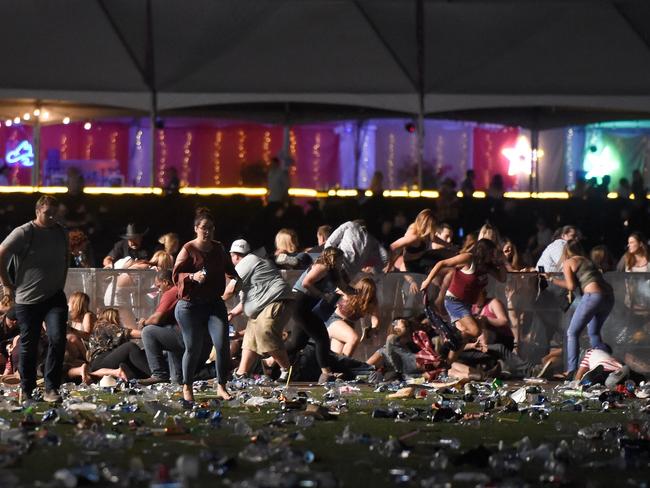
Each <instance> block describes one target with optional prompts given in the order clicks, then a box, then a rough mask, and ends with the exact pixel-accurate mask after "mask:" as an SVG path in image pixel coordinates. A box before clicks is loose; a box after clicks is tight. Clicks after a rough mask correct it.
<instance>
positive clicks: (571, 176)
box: [565, 127, 575, 187]
mask: <svg viewBox="0 0 650 488" xmlns="http://www.w3.org/2000/svg"><path fill="white" fill-rule="evenodd" d="M565 158H566V167H567V169H568V172H567V173H568V174H567V180H568V181H567V182H568V183H569V187H573V186H574V185H575V172H574V171H573V128H572V127H570V128H569V130H567V133H566V151H565Z"/></svg>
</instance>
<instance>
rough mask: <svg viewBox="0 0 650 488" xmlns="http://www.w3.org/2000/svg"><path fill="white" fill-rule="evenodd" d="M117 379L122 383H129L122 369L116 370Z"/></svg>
mask: <svg viewBox="0 0 650 488" xmlns="http://www.w3.org/2000/svg"><path fill="white" fill-rule="evenodd" d="M117 377H118V378H119V379H121V380H124V381H129V377H128V376H127V375H126V373H125V372H124V370H123V369H122V368H118V369H117Z"/></svg>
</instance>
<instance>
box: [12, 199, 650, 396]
mask: <svg viewBox="0 0 650 488" xmlns="http://www.w3.org/2000/svg"><path fill="white" fill-rule="evenodd" d="M57 215H59V202H58V201H57V199H56V198H55V197H52V196H49V195H44V196H41V197H40V198H39V199H38V201H37V202H36V208H35V218H34V220H32V221H30V222H28V223H26V224H24V225H21V226H19V227H17V228H15V229H14V230H13V231H12V232H11V233H10V234H9V235H8V236H7V237H6V238H5V239H4V241H3V242H2V243H1V244H0V281H1V283H2V298H1V301H0V320H1V323H0V342H1V344H2V346H1V347H0V357H1V361H2V363H3V367H4V375H3V376H2V381H3V382H5V383H8V384H11V383H13V384H20V388H21V393H22V398H23V399H29V398H32V397H33V395H34V392H35V389H36V388H38V387H39V386H41V385H43V386H44V392H43V395H42V398H43V399H44V400H45V401H48V402H57V401H60V400H61V396H60V394H59V387H60V385H61V384H62V382H64V381H75V382H78V383H80V382H85V383H90V382H94V381H100V382H101V384H104V385H111V384H114V382H115V381H116V380H118V379H121V380H125V381H136V382H138V383H139V384H140V385H142V386H148V385H153V384H156V383H169V382H173V383H178V384H180V385H182V395H183V401H184V402H186V403H187V404H192V402H193V401H194V389H193V385H194V383H195V381H196V380H198V379H210V378H215V389H216V392H217V395H218V396H220V397H221V398H223V399H226V400H228V399H230V398H231V393H230V392H229V390H228V382H229V381H232V380H235V381H237V380H245V379H248V378H253V377H258V378H263V379H264V380H266V381H273V380H276V381H282V382H284V381H289V380H302V381H316V380H317V381H318V382H319V383H327V382H330V381H334V380H336V379H337V378H343V379H352V378H354V377H355V376H357V377H359V376H363V377H367V378H368V380H369V381H371V382H381V381H392V380H395V379H403V378H404V377H407V376H424V378H425V379H426V380H427V381H436V380H438V379H440V378H443V377H454V378H460V379H464V378H469V379H485V378H487V377H505V378H525V377H532V376H536V377H547V378H549V379H550V378H552V377H554V378H555V379H557V380H572V381H583V382H584V381H589V382H592V383H593V382H600V383H604V384H606V385H607V386H608V387H611V388H614V387H615V386H616V385H617V384H618V383H620V382H622V381H626V380H633V381H640V380H642V379H643V377H642V376H641V375H640V374H639V373H638V372H635V371H634V370H633V368H630V365H626V364H624V363H623V362H622V361H621V358H615V357H614V356H612V349H611V348H610V346H609V345H608V344H606V343H605V342H604V341H603V339H602V336H601V329H602V328H603V325H604V323H605V321H606V319H607V317H608V316H609V314H610V312H611V311H612V309H613V307H614V293H613V290H612V287H611V286H610V285H609V284H608V282H607V281H606V280H605V279H604V277H603V270H604V266H603V259H604V258H603V256H602V255H601V254H602V253H600V254H599V253H598V250H597V249H594V250H592V253H591V255H590V256H589V257H588V256H587V255H586V253H585V251H584V249H583V248H582V246H581V243H580V233H579V230H578V229H577V228H576V227H574V226H564V227H562V228H561V229H558V231H557V232H556V235H555V236H553V237H552V236H551V235H549V236H546V237H544V236H538V241H539V242H538V244H541V243H543V244H544V245H543V246H541V247H540V255H539V258H538V261H537V266H536V267H534V268H532V267H529V268H526V267H524V266H523V265H522V264H521V259H520V257H519V254H518V252H517V249H516V247H515V246H514V244H513V243H512V242H511V241H510V240H509V239H507V238H503V239H502V238H501V237H500V236H499V233H498V230H497V229H496V228H495V227H493V226H491V225H489V224H486V225H484V226H483V227H482V228H481V229H480V230H479V231H478V232H477V233H475V234H474V233H471V234H468V235H467V236H466V237H465V239H464V242H463V243H462V246H460V247H457V246H455V245H454V244H453V242H452V237H453V230H452V229H451V228H450V226H449V225H446V224H444V223H440V222H437V221H436V218H435V216H434V214H433V212H432V211H431V210H429V209H425V210H422V211H421V212H420V213H419V214H418V215H417V217H416V218H415V220H414V221H413V222H412V223H411V224H410V225H409V226H408V227H407V229H406V232H405V233H404V235H403V236H401V237H399V238H397V239H395V240H394V241H393V242H392V243H390V245H388V246H383V245H382V244H381V242H380V241H379V240H378V239H376V238H375V237H374V236H373V235H371V233H370V232H369V231H368V229H367V227H366V225H365V223H364V222H363V221H349V222H346V223H344V224H342V225H341V226H339V227H337V228H336V229H332V228H331V227H329V226H327V225H323V226H321V227H319V228H318V232H317V236H316V237H317V245H316V246H314V247H312V248H310V249H307V250H302V249H299V248H298V245H297V239H296V234H295V232H293V231H292V230H291V229H282V230H281V231H280V232H278V234H277V235H276V239H275V244H276V250H275V252H274V253H273V254H272V255H270V256H267V255H266V253H265V251H264V249H259V250H254V249H251V246H250V245H249V243H248V242H247V241H246V240H245V239H237V240H235V241H233V242H232V243H230V245H229V246H227V245H225V244H223V243H221V242H219V241H216V240H215V239H214V234H215V220H214V218H213V217H212V215H211V214H210V212H209V210H207V209H205V208H199V209H197V210H196V213H195V216H194V220H193V228H194V233H195V237H194V238H193V239H192V240H190V241H189V242H187V243H185V244H183V245H182V246H181V245H180V243H179V242H178V238H177V237H176V236H175V234H166V235H164V236H161V238H160V240H159V243H160V244H161V249H159V250H157V251H156V252H155V253H154V254H153V255H151V257H150V254H149V253H148V252H147V250H145V249H144V248H143V246H142V243H143V237H144V234H145V233H146V231H144V230H143V229H141V228H139V226H138V225H137V224H135V223H131V224H128V225H127V227H126V232H125V233H124V234H123V235H122V236H121V240H119V241H118V242H116V244H115V246H114V247H113V249H112V250H111V251H110V253H109V254H108V255H107V256H106V257H105V258H104V259H103V265H104V267H105V268H112V269H120V270H138V269H149V270H155V272H156V277H155V282H154V283H155V287H156V288H157V292H158V293H157V299H156V300H157V308H156V310H155V311H154V313H153V314H151V315H150V316H149V317H145V318H140V319H136V317H135V314H134V312H133V310H132V308H130V306H129V304H130V303H131V301H130V300H129V297H128V294H129V293H131V292H130V291H129V290H131V289H132V285H133V279H134V278H133V277H134V274H133V273H129V272H122V273H120V274H117V275H116V276H113V277H112V278H111V282H110V283H109V284H108V287H107V289H106V296H105V298H106V301H105V303H109V304H113V305H115V306H109V307H106V308H103V309H102V310H98V311H94V310H90V303H91V300H90V297H89V296H88V295H87V294H86V293H84V292H82V291H75V292H73V293H70V294H69V296H66V295H65V293H64V287H65V283H66V278H67V273H68V269H69V267H73V266H75V267H79V266H83V263H84V255H83V253H82V252H80V251H78V250H77V249H78V242H77V241H78V236H77V235H76V234H75V231H71V232H68V231H67V230H66V229H65V228H64V227H63V226H62V225H60V224H59V223H58V221H57ZM188 225H189V223H188ZM543 231H544V229H542V228H540V233H542V232H543ZM546 231H548V230H546ZM548 232H549V234H550V231H548ZM544 241H547V242H544ZM284 270H295V271H294V272H293V274H294V276H298V277H297V279H296V280H295V282H293V281H292V283H289V282H288V281H287V280H286V279H285V278H286V271H284ZM619 270H621V271H626V272H634V271H645V272H647V271H649V270H650V264H649V263H648V252H647V247H646V242H645V239H644V238H643V237H642V236H641V235H639V234H636V233H633V234H632V235H630V237H629V239H628V251H627V252H626V254H625V255H624V256H623V257H622V258H621V261H620V263H619ZM388 273H400V275H399V278H400V279H402V280H403V281H404V283H405V284H406V285H407V287H408V288H409V290H410V293H411V294H413V295H417V296H421V298H422V300H421V302H420V303H422V306H421V307H419V310H417V311H416V312H414V313H411V314H408V315H407V314H403V315H402V316H392V317H390V318H389V319H386V317H383V316H382V315H381V314H380V313H379V305H380V303H379V298H378V283H379V282H380V281H381V280H382V279H385V275H386V274H388ZM517 273H520V275H515V274H517ZM513 275H515V276H522V277H524V276H525V277H526V278H527V279H528V281H531V280H530V278H531V277H532V279H533V281H534V283H535V285H536V286H535V295H536V296H535V299H536V301H537V302H539V303H546V304H551V305H552V306H551V307H550V308H553V307H555V308H557V309H558V310H560V309H568V308H569V307H571V309H572V310H573V315H572V318H571V321H570V325H569V327H568V329H567V330H566V331H562V330H559V329H558V327H559V320H558V318H557V315H551V316H550V317H549V316H547V317H545V316H544V313H541V312H540V313H539V314H538V315H539V317H540V319H541V320H542V321H543V322H544V321H546V322H547V324H545V325H544V326H545V327H547V328H548V330H549V331H550V332H549V333H548V337H549V346H548V348H547V350H546V351H545V354H544V355H543V357H537V358H534V359H535V360H534V361H533V360H531V359H533V358H532V357H529V358H527V357H523V356H524V355H523V354H522V348H521V347H520V346H519V344H520V340H521V339H523V337H522V333H521V332H520V330H521V328H522V327H521V326H522V324H523V320H522V317H521V314H520V313H518V311H517V307H516V306H515V305H513V304H514V303H515V302H516V300H517V296H516V295H517V294H518V293H520V292H521V290H519V291H518V292H517V293H515V291H514V289H513V288H512V287H506V294H505V295H506V302H507V303H503V302H502V301H501V300H499V299H498V298H495V297H494V296H490V295H489V294H488V291H487V290H488V277H492V278H493V280H495V281H496V282H505V281H506V280H507V279H508V277H509V276H510V277H512V276H513ZM575 295H579V299H577V300H576V301H575V303H574V304H573V305H572V304H571V297H573V296H575ZM626 300H627V299H626ZM226 303H229V304H230V303H233V304H235V305H234V306H232V307H230V309H229V308H228V306H227V305H226ZM541 308H542V309H545V310H548V309H549V307H544V306H542V307H541ZM95 312H97V314H96V313H95ZM239 315H242V316H243V317H245V320H246V327H245V329H243V331H237V330H233V328H232V327H231V326H230V324H231V323H232V321H233V318H234V317H237V316H239ZM382 319H383V321H384V322H388V321H390V324H388V323H382ZM585 329H586V330H587V333H588V338H589V343H590V347H589V349H587V350H586V351H584V352H583V354H582V355H581V351H580V335H581V333H582V332H583V331H584V330H585ZM380 333H381V334H383V336H381V337H379V336H378V334H380ZM558 333H559V334H560V335H563V336H564V337H563V340H560V341H556V342H555V343H553V341H552V340H551V337H552V336H553V335H554V334H555V335H557V334H558ZM373 336H374V340H375V342H379V343H381V344H384V345H383V346H382V347H381V348H379V349H378V350H377V351H376V352H375V353H374V354H372V355H371V356H370V357H368V358H359V357H358V354H355V353H358V345H359V344H360V342H361V341H363V340H366V339H367V338H369V337H373ZM39 377H41V378H42V379H39Z"/></svg>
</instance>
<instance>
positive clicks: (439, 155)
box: [436, 134, 445, 175]
mask: <svg viewBox="0 0 650 488" xmlns="http://www.w3.org/2000/svg"><path fill="white" fill-rule="evenodd" d="M444 147H445V138H444V137H442V134H438V137H437V138H436V174H438V175H440V174H442V168H443V166H444V159H445V152H444Z"/></svg>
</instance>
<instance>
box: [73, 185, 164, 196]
mask: <svg viewBox="0 0 650 488" xmlns="http://www.w3.org/2000/svg"><path fill="white" fill-rule="evenodd" d="M84 193H85V194H87V195H162V189H161V188H155V187H153V188H152V187H144V188H142V187H126V186H119V187H108V186H107V187H103V186H89V187H86V188H84Z"/></svg>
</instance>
